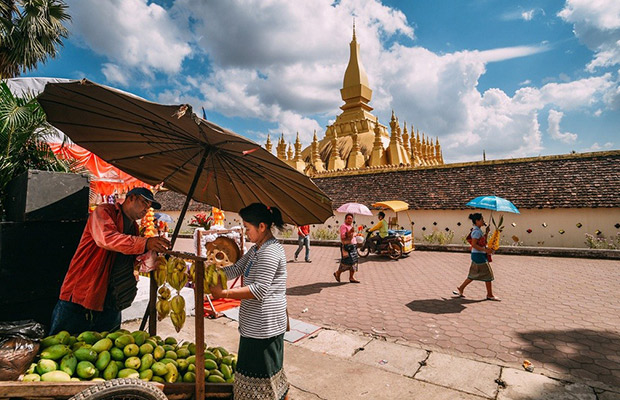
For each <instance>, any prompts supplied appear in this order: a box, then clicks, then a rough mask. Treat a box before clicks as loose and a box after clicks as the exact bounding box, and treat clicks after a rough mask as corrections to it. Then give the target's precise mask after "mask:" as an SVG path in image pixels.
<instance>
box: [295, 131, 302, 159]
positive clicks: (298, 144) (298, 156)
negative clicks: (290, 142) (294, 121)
mask: <svg viewBox="0 0 620 400" xmlns="http://www.w3.org/2000/svg"><path fill="white" fill-rule="evenodd" d="M300 160H301V141H300V140H299V132H297V138H296V139H295V161H300Z"/></svg>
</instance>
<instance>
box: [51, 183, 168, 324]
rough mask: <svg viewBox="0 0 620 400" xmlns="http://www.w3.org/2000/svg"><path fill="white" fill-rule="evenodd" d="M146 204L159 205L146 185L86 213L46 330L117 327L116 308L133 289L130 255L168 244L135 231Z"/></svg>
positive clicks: (126, 301) (160, 249)
mask: <svg viewBox="0 0 620 400" xmlns="http://www.w3.org/2000/svg"><path fill="white" fill-rule="evenodd" d="M150 207H153V208H154V209H156V210H158V209H160V208H161V205H160V204H159V203H158V202H156V201H155V199H154V198H153V193H152V192H151V191H150V190H148V189H146V188H142V187H139V188H134V189H132V190H130V191H129V192H128V193H127V196H126V198H125V201H124V202H123V203H122V204H118V203H117V204H100V205H99V206H98V207H97V208H96V209H95V210H94V211H93V212H92V213H91V215H90V217H89V218H88V221H87V222H86V227H85V228H84V232H83V233H82V238H81V239H80V243H79V245H78V248H77V250H76V252H75V255H74V256H73V259H72V260H71V263H70V264H69V270H68V271H67V274H66V276H65V280H64V282H63V284H62V287H61V289H60V298H59V300H58V303H57V304H56V307H55V308H54V311H53V314H52V325H51V327H50V334H55V333H57V332H59V331H61V330H67V331H69V332H71V333H76V334H77V333H80V332H83V331H87V330H92V331H99V332H103V331H113V330H116V329H119V328H120V325H121V310H123V309H125V308H127V307H129V306H130V305H131V303H132V302H133V299H134V297H135V296H136V292H137V281H136V278H135V277H134V274H133V270H134V263H135V262H136V256H137V255H139V254H143V253H145V252H147V251H155V252H163V251H166V250H168V249H169V248H170V242H169V241H168V240H167V239H165V238H163V237H150V238H145V237H141V236H138V224H137V223H136V220H139V219H142V217H144V216H145V215H146V212H147V211H148V209H149V208H150Z"/></svg>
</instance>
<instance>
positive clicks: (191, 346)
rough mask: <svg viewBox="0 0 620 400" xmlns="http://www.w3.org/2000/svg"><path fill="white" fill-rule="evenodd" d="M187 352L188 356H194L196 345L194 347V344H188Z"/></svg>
mask: <svg viewBox="0 0 620 400" xmlns="http://www.w3.org/2000/svg"><path fill="white" fill-rule="evenodd" d="M187 350H189V352H190V354H191V355H194V354H196V345H195V344H194V343H190V344H189V345H188V346H187Z"/></svg>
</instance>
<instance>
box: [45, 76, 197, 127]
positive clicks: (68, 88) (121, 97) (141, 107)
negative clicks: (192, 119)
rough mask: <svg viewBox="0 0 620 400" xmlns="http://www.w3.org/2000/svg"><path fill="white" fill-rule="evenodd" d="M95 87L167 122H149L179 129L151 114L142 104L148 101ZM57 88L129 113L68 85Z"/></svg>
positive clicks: (99, 86)
mask: <svg viewBox="0 0 620 400" xmlns="http://www.w3.org/2000/svg"><path fill="white" fill-rule="evenodd" d="M93 85H94V86H96V87H98V88H100V89H102V90H105V91H106V92H107V93H110V94H111V95H112V96H115V97H117V98H120V99H122V100H123V101H125V102H127V103H129V104H130V105H134V106H136V107H138V108H139V109H141V110H142V111H144V112H145V113H146V114H148V115H151V117H156V118H157V119H159V120H162V121H164V122H165V124H162V123H161V122H158V121H154V120H149V121H152V122H153V123H155V124H158V125H172V126H174V127H175V128H177V126H176V125H175V124H173V123H171V122H170V121H169V120H167V119H166V118H164V117H162V116H160V115H159V114H157V113H154V112H151V111H150V110H148V109H147V108H145V107H144V106H143V105H142V104H144V103H147V102H148V100H144V99H141V98H139V97H137V96H136V97H135V98H130V97H129V96H128V95H125V94H123V93H120V92H118V91H116V90H111V89H110V88H106V87H103V86H102V85H97V84H94V83H93ZM57 87H58V88H60V90H65V91H68V92H71V93H73V94H74V95H79V96H82V97H85V98H87V99H90V100H92V101H95V102H98V103H101V104H105V105H107V106H109V107H111V108H113V109H116V110H122V111H124V112H125V113H126V112H127V111H126V110H125V109H124V108H122V107H121V106H120V105H118V106H117V105H116V104H115V103H109V102H106V101H103V100H100V99H97V98H95V97H93V96H90V95H88V94H86V93H83V92H81V91H79V90H72V89H71V87H68V86H66V85H65V86H62V87H61V86H57ZM131 99H133V100H134V101H135V102H134V101H131ZM148 103H150V102H148ZM60 104H63V103H60ZM151 104H153V105H155V106H161V105H159V104H157V103H151ZM63 105H64V104H63ZM164 107H165V106H164ZM176 107H180V105H179V106H176ZM76 108H77V107H76ZM190 109H191V106H190ZM85 111H86V110H85ZM190 112H191V111H190ZM119 115H120V114H119ZM119 119H120V118H119ZM123 121H124V122H126V121H125V120H124V119H123ZM173 130H176V129H173ZM181 132H184V129H182V128H181V127H178V132H176V133H181Z"/></svg>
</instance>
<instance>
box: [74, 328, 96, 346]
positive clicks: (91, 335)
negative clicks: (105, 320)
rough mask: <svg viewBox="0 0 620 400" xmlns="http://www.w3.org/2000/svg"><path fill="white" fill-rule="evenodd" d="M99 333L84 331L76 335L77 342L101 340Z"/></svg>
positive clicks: (93, 342)
mask: <svg viewBox="0 0 620 400" xmlns="http://www.w3.org/2000/svg"><path fill="white" fill-rule="evenodd" d="M101 337H102V336H101V333H99V332H95V331H85V332H82V333H80V334H79V335H78V337H77V340H78V342H86V343H88V344H95V343H97V341H98V340H101Z"/></svg>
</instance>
